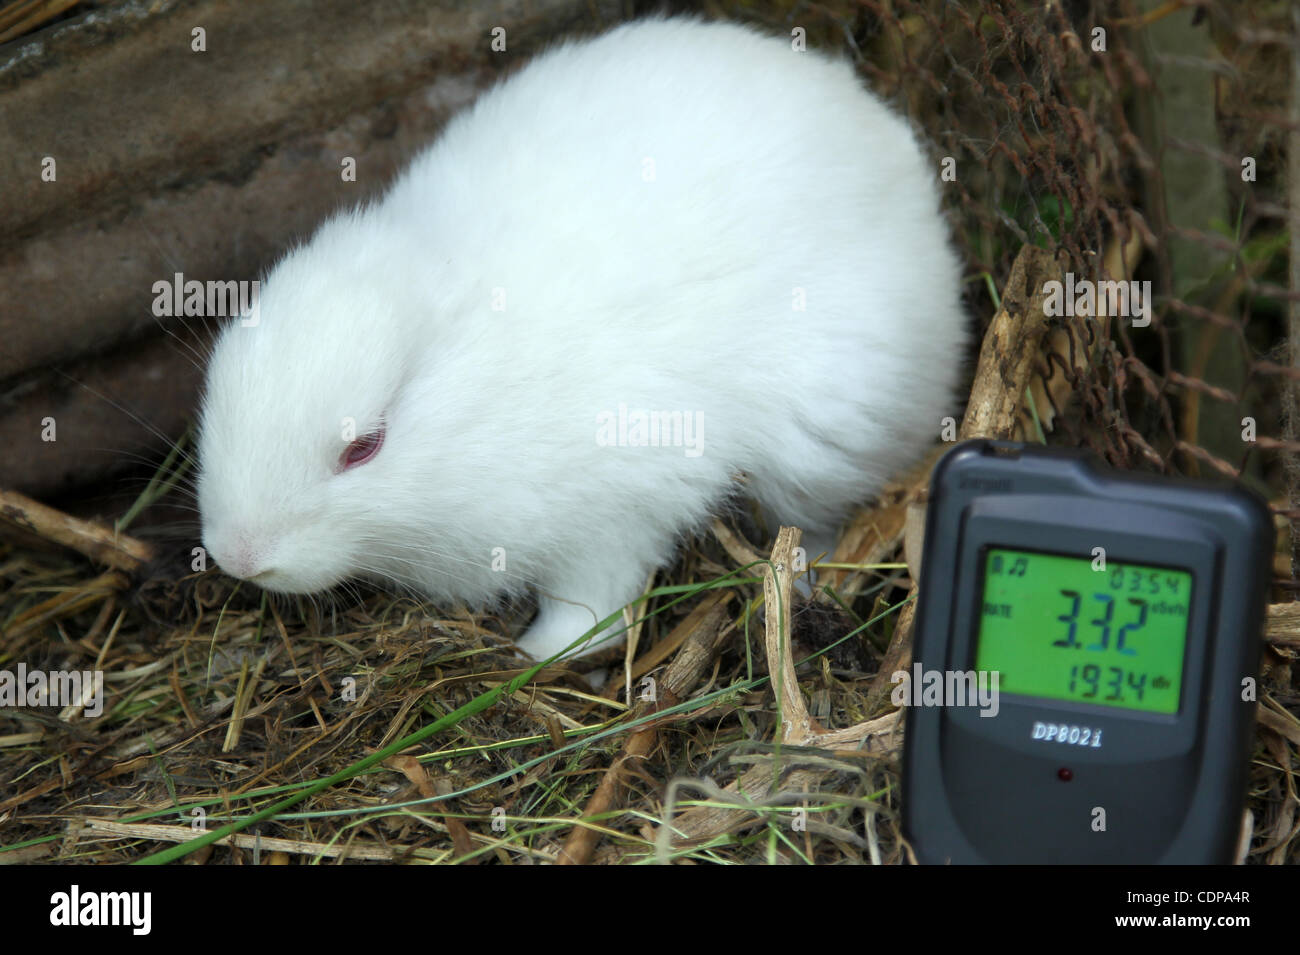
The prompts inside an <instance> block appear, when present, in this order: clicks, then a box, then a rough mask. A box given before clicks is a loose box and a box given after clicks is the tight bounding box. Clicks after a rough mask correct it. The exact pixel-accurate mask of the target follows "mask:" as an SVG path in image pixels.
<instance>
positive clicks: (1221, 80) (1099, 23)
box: [843, 0, 1300, 588]
mask: <svg viewBox="0 0 1300 955" xmlns="http://www.w3.org/2000/svg"><path fill="white" fill-rule="evenodd" d="M1294 16H1295V11H1294V7H1293V5H1291V4H1290V3H1286V2H1273V3H1269V2H1261V3H1249V4H1246V3H1233V2H1217V0H1177V2H1167V3H1145V4H1140V3H1137V2H1133V0H1117V2H1096V0H1092V2H1089V0H1077V2H1060V0H1054V2H1048V3H1028V2H1007V0H984V2H960V3H957V2H949V0H862V2H861V4H860V12H859V14H858V20H857V22H856V23H853V24H848V23H845V24H843V25H844V27H845V28H846V34H847V35H848V36H849V41H850V44H851V45H852V46H854V47H856V48H857V49H858V52H859V54H860V64H861V67H862V69H863V70H864V72H865V73H866V74H867V75H868V76H870V78H871V79H872V81H873V83H874V84H875V86H876V87H877V88H878V89H879V90H881V91H882V92H883V93H885V94H886V95H890V96H892V97H893V98H894V99H895V100H896V101H897V102H900V103H902V104H905V108H906V110H907V112H908V114H909V115H910V116H911V117H912V118H913V121H914V122H916V123H917V124H918V125H919V126H921V127H922V128H923V129H924V130H925V132H926V134H927V135H928V137H929V139H930V141H931V143H932V144H933V146H934V147H935V149H936V152H937V154H938V156H937V158H938V159H939V160H940V161H941V162H948V167H947V169H946V170H945V172H946V173H947V175H945V178H946V179H947V180H948V182H947V184H946V185H947V195H948V197H949V201H950V205H951V212H952V214H953V217H954V223H955V226H956V234H957V236H958V242H959V243H960V244H961V245H962V247H963V251H964V252H965V254H966V257H967V261H968V263H969V264H970V266H971V268H972V271H973V272H974V273H976V274H977V275H978V276H979V278H980V280H981V281H979V282H978V287H976V288H974V289H972V294H971V301H972V303H973V306H974V308H973V310H974V311H975V313H976V314H978V315H983V316H988V315H991V314H992V313H993V311H995V308H996V305H997V301H996V300H997V295H998V291H997V290H998V288H999V287H1000V285H1001V283H1002V282H1003V281H1004V280H1005V279H1006V277H1007V275H1008V274H1009V273H1010V269H1011V263H1012V261H1013V259H1014V258H1015V256H1016V254H1017V252H1018V250H1019V249H1020V248H1021V247H1022V246H1023V245H1025V244H1033V245H1038V246H1041V247H1043V248H1046V249H1049V250H1052V251H1054V252H1056V253H1057V254H1058V256H1059V258H1060V260H1061V267H1062V271H1064V272H1065V273H1066V277H1065V281H1064V283H1063V285H1064V287H1063V289H1062V292H1061V295H1060V296H1059V297H1058V299H1057V304H1058V305H1059V306H1060V309H1059V311H1060V314H1058V315H1055V316H1054V319H1055V322H1056V323H1059V324H1060V326H1061V329H1062V331H1063V332H1065V334H1062V335H1060V336H1059V337H1058V339H1057V340H1058V342H1059V343H1061V344H1060V346H1059V347H1057V348H1055V349H1048V351H1047V354H1046V355H1045V356H1044V358H1043V362H1042V368H1041V372H1042V375H1043V377H1044V379H1045V381H1046V383H1047V385H1048V386H1047V387H1045V388H1043V389H1042V391H1041V392H1040V393H1038V394H1037V395H1035V396H1034V397H1036V398H1037V399H1038V400H1039V401H1042V399H1044V398H1045V399H1046V400H1047V403H1048V404H1049V405H1050V407H1043V408H1037V409H1035V412H1036V417H1037V418H1038V419H1040V422H1041V420H1050V421H1051V423H1052V426H1053V428H1055V429H1057V430H1059V431H1060V432H1061V434H1060V436H1059V437H1057V438H1053V439H1052V440H1060V441H1061V442H1062V443H1068V444H1072V445H1078V446H1087V447H1090V448H1092V449H1093V450H1095V451H1097V452H1098V453H1100V454H1101V455H1103V456H1104V457H1105V458H1106V459H1108V460H1109V461H1110V462H1111V463H1113V464H1116V465H1120V466H1126V467H1139V468H1145V469H1151V470H1159V471H1165V472H1177V473H1184V474H1191V475H1196V474H1201V473H1206V472H1219V473H1222V474H1226V475H1230V476H1241V477H1242V478H1244V479H1245V480H1247V481H1248V482H1249V483H1252V484H1254V485H1255V486H1256V487H1257V488H1258V489H1260V490H1261V491H1263V492H1264V493H1266V494H1267V495H1268V497H1269V499H1270V500H1271V501H1273V503H1274V506H1275V509H1276V510H1277V512H1278V513H1279V515H1281V516H1282V517H1284V518H1289V519H1292V520H1294V519H1295V518H1297V517H1298V516H1300V511H1297V510H1296V491H1297V486H1298V481H1300V474H1298V472H1297V468H1296V464H1295V457H1294V456H1295V454H1296V452H1297V451H1300V443H1297V441H1296V440H1295V432H1296V425H1295V414H1294V410H1293V407H1294V399H1293V395H1292V392H1293V389H1294V387H1295V383H1296V380H1297V371H1296V369H1295V367H1294V365H1293V358H1292V356H1291V352H1290V349H1289V346H1288V340H1289V335H1288V329H1289V327H1290V325H1291V323H1293V322H1294V321H1295V319H1294V318H1293V317H1292V315H1293V313H1295V312H1296V311H1297V310H1298V309H1300V304H1298V303H1300V294H1298V293H1297V291H1296V286H1297V281H1296V280H1295V279H1294V278H1293V277H1291V274H1292V272H1293V271H1294V267H1293V266H1291V263H1290V257H1289V235H1290V228H1289V222H1290V220H1289V216H1291V215H1292V213H1290V212H1289V211H1288V205H1289V202H1288V195H1287V188H1288V187H1287V184H1288V168H1287V161H1288V156H1289V155H1290V154H1293V153H1295V152H1297V151H1296V150H1293V149H1290V148H1289V147H1290V145H1291V144H1292V143H1293V142H1294V141H1296V139H1297V136H1300V126H1298V125H1297V119H1296V109H1297V100H1298V99H1300V96H1297V94H1296V93H1295V92H1294V89H1293V86H1292V84H1291V83H1289V82H1288V80H1287V77H1288V76H1291V75H1293V70H1294V67H1293V62H1294V61H1295V60H1296V58H1297V57H1298V56H1300V52H1297V46H1296V31H1295V24H1294V21H1293V17H1294ZM1291 161H1292V162H1295V161H1296V160H1295V159H1294V158H1292V160H1291ZM1293 178H1294V177H1293ZM1289 269H1290V270H1292V272H1289ZM1072 280H1077V286H1072V285H1071V284H1070V283H1071V281H1072ZM1106 282H1117V283H1126V284H1124V285H1117V286H1110V287H1107V286H1105V285H1101V286H1097V287H1096V288H1101V289H1102V290H1104V291H1111V290H1112V289H1113V290H1114V291H1113V292H1111V294H1112V296H1114V295H1116V294H1118V295H1120V296H1121V299H1120V300H1119V302H1118V305H1119V307H1118V308H1116V304H1117V302H1116V301H1115V300H1114V298H1113V297H1112V298H1111V299H1110V300H1109V301H1108V300H1107V298H1106V296H1105V294H1102V293H1099V294H1098V296H1097V297H1098V298H1100V299H1102V300H1101V301H1100V302H1097V303H1094V302H1092V301H1090V300H1086V299H1085V298H1084V297H1082V293H1081V292H1078V291H1077V290H1076V289H1082V288H1084V287H1085V286H1087V285H1088V283H1106ZM1072 292H1073V293H1074V294H1072ZM1130 293H1131V300H1129V301H1127V302H1125V301H1123V298H1122V297H1123V296H1128V295H1130ZM1108 305H1109V308H1108V307H1107V306H1108ZM1075 306H1077V307H1075ZM1117 312H1119V313H1123V312H1127V313H1128V314H1127V315H1124V314H1117ZM1062 399H1064V400H1063V401H1062ZM1058 403H1060V404H1062V405H1063V407H1056V405H1057V404H1058ZM1279 571H1280V575H1281V576H1282V577H1283V578H1285V580H1284V583H1285V584H1286V585H1288V586H1290V587H1292V588H1294V586H1295V573H1294V571H1293V568H1292V567H1291V566H1283V565H1282V564H1281V563H1280V564H1279Z"/></svg>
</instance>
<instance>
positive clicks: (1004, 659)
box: [975, 548, 1192, 713]
mask: <svg viewBox="0 0 1300 955" xmlns="http://www.w3.org/2000/svg"><path fill="white" fill-rule="evenodd" d="M1191 602H1192V575H1191V574H1190V573H1188V572H1187V571H1184V570H1173V569H1171V568H1167V567H1144V566H1141V565H1138V564H1116V563H1111V562H1110V561H1107V562H1106V566H1105V569H1104V570H1094V569H1093V561H1092V560H1091V559H1090V558H1082V557H1064V556H1060V555H1057V554H1041V553H1035V552H1031V551H1015V550H1001V549H995V548H989V549H988V550H987V551H986V552H985V562H984V593H983V599H982V602H981V612H980V627H979V638H978V641H977V645H976V651H975V666H976V668H977V669H979V670H996V671H998V672H999V674H1000V687H1001V689H1002V691H1003V692H1006V693H1018V694H1023V695H1025V696H1040V697H1046V698H1048V699H1052V700H1068V701H1071V702H1078V703H1096V704H1100V705H1103V706H1118V707H1125V708H1128V709H1133V710H1143V711H1145V712H1148V713H1175V712H1177V711H1178V701H1179V698H1180V696H1181V693H1182V683H1183V657H1184V651H1185V650H1186V648H1187V620H1188V614H1189V610H1190V608H1191Z"/></svg>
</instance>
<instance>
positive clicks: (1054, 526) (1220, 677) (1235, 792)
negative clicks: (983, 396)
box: [902, 441, 1274, 864]
mask: <svg viewBox="0 0 1300 955" xmlns="http://www.w3.org/2000/svg"><path fill="white" fill-rule="evenodd" d="M1273 539H1274V533H1273V521H1272V516H1271V514H1270V512H1269V510H1268V508H1267V506H1266V505H1265V504H1264V502H1263V501H1262V500H1261V499H1260V498H1259V497H1258V496H1257V495H1256V494H1254V493H1253V492H1251V491H1249V490H1247V489H1246V488H1244V487H1241V486H1238V485H1233V484H1226V485H1225V484H1213V483H1209V482H1202V481H1191V480H1186V479H1173V478H1168V477H1161V476H1156V475H1144V474H1130V473H1127V472H1122V471H1117V470H1115V469H1113V468H1109V467H1107V466H1106V465H1104V464H1102V463H1101V462H1100V461H1098V460H1097V459H1096V458H1095V457H1093V456H1092V455H1090V454H1087V453H1084V452H1078V451H1071V450H1062V449H1055V448H1044V447H1041V446H1037V445H1023V444H1017V443H1013V442H1001V441H968V442H965V443H963V444H960V445H958V446H957V447H955V448H953V449H952V450H951V451H950V452H948V454H946V455H945V456H944V457H943V459H942V460H941V461H940V462H939V463H938V465H937V466H936V467H935V470H934V474H933V476H932V479H931V487H930V501H929V507H928V511H927V519H926V528H925V548H924V552H923V556H922V561H921V586H920V594H919V603H918V606H917V612H916V619H915V629H914V633H915V638H914V648H913V659H914V670H913V671H911V672H915V667H916V666H917V665H919V667H920V672H921V673H925V672H926V671H930V670H940V671H945V672H948V671H954V670H956V671H972V670H974V668H975V667H974V663H975V640H976V636H977V633H978V628H979V622H980V609H981V608H980V601H981V595H982V593H983V579H982V574H983V570H982V568H983V566H984V561H983V559H982V554H983V551H984V549H985V548H987V547H1005V548H1009V549H1012V550H1027V551H1041V552H1044V553H1051V554H1064V555H1070V556H1077V557H1082V558H1087V559H1089V560H1091V559H1092V558H1093V556H1094V551H1093V548H1095V547H1102V548H1104V549H1105V556H1106V560H1107V561H1113V562H1115V563H1121V564H1122V563H1134V564H1145V565H1152V566H1163V567H1171V568H1177V569H1181V570H1187V571H1190V572H1191V574H1192V577H1193V582H1192V603H1191V609H1190V612H1189V618H1188V632H1187V643H1186V651H1185V653H1186V655H1185V658H1184V661H1183V687H1182V695H1181V698H1180V701H1179V709H1178V712H1177V713H1175V714H1170V715H1164V714H1155V713H1146V712H1141V711H1137V710H1129V709H1119V708H1116V707H1108V706H1101V705H1096V704H1087V703H1075V702H1065V701H1060V700H1048V699H1042V698H1036V697H1028V696H1018V695H1013V694H1010V693H1001V694H1000V700H999V710H998V714H997V715H996V716H993V717H987V716H980V715H979V709H978V708H977V707H974V706H909V707H908V710H907V717H906V735H905V737H904V749H903V791H902V811H903V828H904V833H905V834H906V836H907V838H908V840H909V841H910V842H911V845H912V848H913V849H914V851H915V852H916V856H917V859H918V860H919V861H920V862H922V863H940V864H942V863H1184V864H1186V863H1228V862H1231V861H1232V858H1233V853H1234V850H1235V847H1236V844H1237V841H1238V834H1239V832H1240V829H1241V809H1242V803H1243V799H1244V794H1245V793H1244V791H1245V785H1246V770H1247V767H1248V760H1249V756H1250V744H1251V730H1252V726H1253V723H1254V716H1255V710H1254V707H1255V704H1254V693H1253V692H1248V691H1247V688H1248V687H1249V688H1250V689H1251V690H1253V687H1254V683H1255V680H1256V679H1257V677H1258V668H1259V651H1260V642H1261V637H1260V630H1261V626H1262V622H1263V615H1264V610H1265V601H1266V599H1267V592H1268V584H1269V579H1270V576H1271V560H1272V550H1273ZM1243 696H1244V697H1247V699H1243ZM1036 722H1041V723H1048V724H1053V725H1058V726H1059V725H1068V726H1078V727H1082V728H1084V729H1088V730H1092V731H1095V732H1100V733H1101V734H1102V745H1101V746H1100V747H1096V748H1094V747H1091V746H1079V745H1072V744H1070V743H1062V742H1057V741H1055V740H1052V741H1046V740H1044V739H1041V738H1040V739H1034V738H1033V735H1034V724H1035V723H1036ZM1063 771H1064V772H1063ZM1098 810H1100V812H1098ZM1103 822H1104V828H1102V827H1101V825H1100V824H1101V823H1103Z"/></svg>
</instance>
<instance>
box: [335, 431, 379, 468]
mask: <svg viewBox="0 0 1300 955" xmlns="http://www.w3.org/2000/svg"><path fill="white" fill-rule="evenodd" d="M386 431H387V429H386V428H380V429H379V430H378V431H372V432H370V434H366V435H362V436H361V437H359V438H357V439H356V440H355V441H353V442H352V443H351V444H349V445H348V446H347V447H346V448H344V449H343V453H342V454H341V455H339V467H338V469H339V470H340V471H346V470H347V469H348V468H354V467H356V466H357V465H358V464H365V463H366V462H367V461H369V460H370V459H371V458H373V457H374V456H375V455H376V454H378V453H379V449H380V447H382V446H383V443H384V434H385V433H386Z"/></svg>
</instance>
